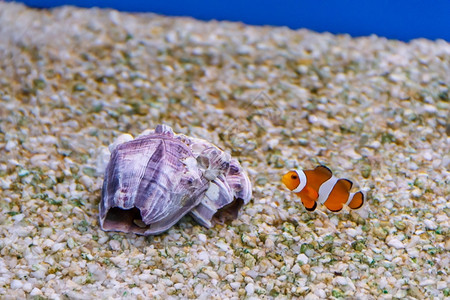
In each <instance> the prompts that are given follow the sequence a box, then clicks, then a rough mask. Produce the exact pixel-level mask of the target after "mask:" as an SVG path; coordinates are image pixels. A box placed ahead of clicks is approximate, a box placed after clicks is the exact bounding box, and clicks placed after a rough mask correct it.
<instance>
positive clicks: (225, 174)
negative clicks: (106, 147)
mask: <svg viewBox="0 0 450 300" xmlns="http://www.w3.org/2000/svg"><path fill="white" fill-rule="evenodd" d="M110 151H111V156H110V160H109V162H108V164H107V167H106V170H105V178H104V182H103V189H102V198H101V202H100V207H99V210H100V216H99V218H100V226H101V228H102V229H103V230H106V231H121V232H133V233H136V234H141V235H154V234H159V233H162V232H164V231H166V230H167V229H169V228H170V227H171V226H173V225H174V224H175V223H177V222H178V221H179V220H180V219H181V218H182V217H183V216H184V215H186V214H188V213H190V214H191V215H192V216H193V218H194V219H195V220H196V221H197V222H198V223H200V224H201V225H203V226H206V227H208V228H209V227H212V226H214V224H216V223H222V222H224V221H226V220H229V219H235V218H237V216H238V213H239V210H240V208H241V207H242V206H243V205H244V204H246V203H248V202H249V201H250V198H251V195H252V194H251V190H252V186H251V183H250V180H249V178H248V176H247V175H246V173H245V172H244V170H243V169H242V167H241V166H240V164H239V162H238V161H237V160H236V159H233V158H231V156H230V155H229V154H228V153H225V152H223V151H222V150H220V149H219V148H217V147H216V146H214V145H213V144H211V143H209V142H207V141H205V140H203V139H197V138H191V137H187V136H185V135H181V134H180V135H176V134H174V133H173V131H172V128H170V127H169V126H167V125H158V126H157V127H156V129H155V130H154V131H146V132H145V134H142V135H140V136H138V137H137V138H135V139H133V137H131V136H130V135H122V136H120V137H119V138H118V139H117V140H116V141H115V142H114V143H113V144H112V145H111V146H110Z"/></svg>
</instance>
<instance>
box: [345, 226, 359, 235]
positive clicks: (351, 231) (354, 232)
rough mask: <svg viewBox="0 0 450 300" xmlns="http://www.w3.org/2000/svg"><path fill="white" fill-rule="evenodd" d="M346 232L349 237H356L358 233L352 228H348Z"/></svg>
mask: <svg viewBox="0 0 450 300" xmlns="http://www.w3.org/2000/svg"><path fill="white" fill-rule="evenodd" d="M346 232H347V234H348V235H349V236H351V237H355V236H357V235H358V231H356V230H355V229H354V228H349V229H347V230H346Z"/></svg>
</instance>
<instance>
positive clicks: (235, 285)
mask: <svg viewBox="0 0 450 300" xmlns="http://www.w3.org/2000/svg"><path fill="white" fill-rule="evenodd" d="M230 286H231V288H232V289H233V290H237V289H238V288H239V287H240V286H241V283H240V282H232V283H230Z"/></svg>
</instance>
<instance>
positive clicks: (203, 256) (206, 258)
mask: <svg viewBox="0 0 450 300" xmlns="http://www.w3.org/2000/svg"><path fill="white" fill-rule="evenodd" d="M198 259H200V260H203V261H209V254H208V252H206V251H202V252H200V253H199V254H198Z"/></svg>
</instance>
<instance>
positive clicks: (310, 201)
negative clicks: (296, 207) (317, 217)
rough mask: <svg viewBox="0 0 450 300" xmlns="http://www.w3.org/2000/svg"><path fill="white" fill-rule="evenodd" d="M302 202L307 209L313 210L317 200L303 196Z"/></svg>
mask: <svg viewBox="0 0 450 300" xmlns="http://www.w3.org/2000/svg"><path fill="white" fill-rule="evenodd" d="M302 203H303V206H305V208H306V210H307V211H314V210H315V209H316V207H317V202H316V201H314V200H313V199H310V198H307V197H304V199H302Z"/></svg>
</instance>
